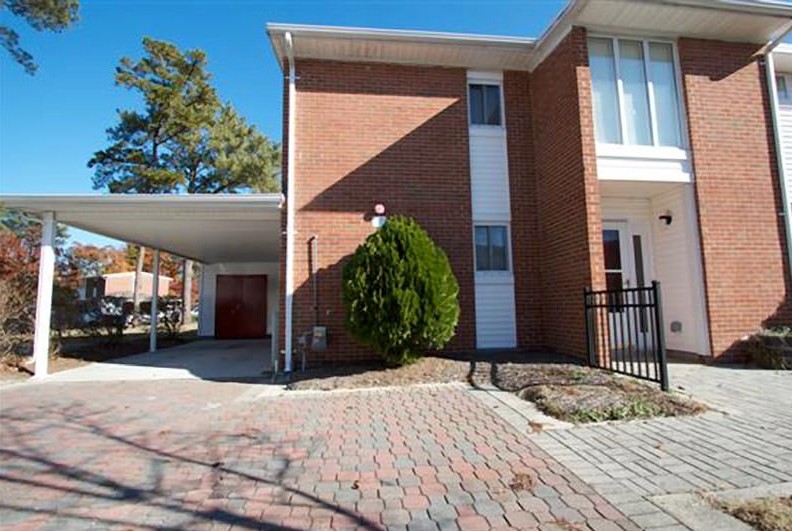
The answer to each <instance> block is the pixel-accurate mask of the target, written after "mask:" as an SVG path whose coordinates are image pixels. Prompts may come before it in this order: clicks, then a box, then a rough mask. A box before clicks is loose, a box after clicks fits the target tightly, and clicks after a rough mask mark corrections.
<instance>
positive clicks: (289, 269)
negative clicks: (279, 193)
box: [283, 31, 297, 374]
mask: <svg viewBox="0 0 792 531" xmlns="http://www.w3.org/2000/svg"><path fill="white" fill-rule="evenodd" d="M284 39H285V41H286V57H287V59H288V62H289V100H288V105H289V109H288V114H289V121H288V133H287V137H288V140H287V144H288V146H287V149H288V152H287V157H286V165H287V169H286V290H285V291H286V300H285V307H286V308H285V309H286V318H285V319H284V323H283V324H284V329H285V334H284V335H285V340H284V344H283V350H284V357H285V358H286V359H285V366H284V372H286V373H287V374H288V373H291V370H292V335H293V332H292V305H293V302H294V223H295V222H294V217H295V210H296V205H295V198H296V194H295V188H296V186H295V181H294V153H295V151H296V149H295V142H294V137H295V132H294V123H295V114H294V113H295V107H296V99H297V98H296V96H297V89H296V87H295V82H296V76H295V69H294V46H293V43H292V34H291V32H288V31H287V32H286V34H285V35H284Z"/></svg>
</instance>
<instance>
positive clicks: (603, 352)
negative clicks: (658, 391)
mask: <svg viewBox="0 0 792 531" xmlns="http://www.w3.org/2000/svg"><path fill="white" fill-rule="evenodd" d="M585 305H586V346H587V350H588V358H589V365H591V366H592V367H599V368H600V369H606V370H609V371H613V372H617V373H621V374H626V375H629V376H634V377H635V378H641V379H644V380H649V381H652V382H658V383H659V384H660V387H661V388H662V389H663V391H668V387H669V384H668V360H667V357H666V347H665V337H664V335H663V314H662V310H661V299H660V283H659V282H652V285H651V286H650V287H645V288H626V289H617V290H604V291H592V290H591V289H589V288H586V290H585Z"/></svg>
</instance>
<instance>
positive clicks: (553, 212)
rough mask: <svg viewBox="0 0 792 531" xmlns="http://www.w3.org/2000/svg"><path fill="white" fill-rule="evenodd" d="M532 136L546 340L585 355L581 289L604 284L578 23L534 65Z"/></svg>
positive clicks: (585, 58) (585, 67) (586, 73)
mask: <svg viewBox="0 0 792 531" xmlns="http://www.w3.org/2000/svg"><path fill="white" fill-rule="evenodd" d="M531 97H532V104H533V138H534V152H535V160H536V163H535V164H536V166H535V167H536V195H537V216H538V228H539V242H540V250H541V256H540V265H541V279H542V290H541V292H542V332H543V334H542V337H543V340H544V344H545V346H546V347H548V348H551V349H554V350H556V351H558V352H562V353H565V354H572V355H578V356H580V355H584V354H585V351H586V344H585V338H586V330H585V318H584V305H583V289H584V288H585V287H586V286H590V287H593V288H595V289H600V288H603V287H604V283H605V275H604V270H603V255H602V212H601V208H600V198H599V184H598V181H597V172H596V152H595V144H594V125H593V113H592V108H591V76H590V72H589V69H588V50H587V46H586V33H585V30H583V29H581V28H573V29H572V31H571V32H570V34H569V35H567V37H566V38H565V39H564V41H563V42H561V43H560V44H559V45H558V47H557V48H556V49H555V50H554V51H553V52H552V53H551V54H550V55H549V56H548V57H547V58H546V59H545V60H544V61H543V62H542V64H541V65H539V67H538V68H536V70H534V72H533V77H532V79H531Z"/></svg>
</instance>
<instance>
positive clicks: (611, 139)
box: [589, 39, 621, 144]
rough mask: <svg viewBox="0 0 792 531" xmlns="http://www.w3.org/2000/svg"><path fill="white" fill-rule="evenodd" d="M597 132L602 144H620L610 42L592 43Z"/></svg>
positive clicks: (606, 40)
mask: <svg viewBox="0 0 792 531" xmlns="http://www.w3.org/2000/svg"><path fill="white" fill-rule="evenodd" d="M589 54H590V57H589V66H590V67H591V88H592V99H593V102H592V103H593V105H594V133H595V135H596V137H597V140H598V141H599V142H605V143H607V144H620V143H621V125H620V123H619V96H618V92H617V87H616V64H615V62H614V56H613V41H612V40H611V39H590V40H589Z"/></svg>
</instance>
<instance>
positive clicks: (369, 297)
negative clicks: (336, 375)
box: [342, 216, 459, 365]
mask: <svg viewBox="0 0 792 531" xmlns="http://www.w3.org/2000/svg"><path fill="white" fill-rule="evenodd" d="M342 293H343V300H344V306H345V308H346V326H347V330H348V331H349V333H350V334H351V335H352V336H353V337H354V338H356V339H357V340H358V341H360V342H361V343H363V344H365V345H368V346H370V347H372V348H373V349H374V350H376V351H377V352H378V353H379V354H381V355H382V356H383V357H384V358H385V360H386V361H387V362H388V363H389V364H392V365H402V364H405V363H410V362H412V361H415V360H416V359H418V358H420V357H421V356H422V355H423V354H424V352H426V351H427V350H432V349H439V348H442V347H443V346H444V345H445V344H446V343H448V341H449V340H450V339H451V338H452V337H454V333H455V330H456V325H457V321H458V320H459V301H458V298H457V297H458V294H459V284H458V283H457V280H456V277H455V276H454V272H453V270H452V269H451V264H450V263H449V261H448V257H447V256H446V254H445V253H444V252H443V250H442V249H440V248H439V247H438V246H437V245H436V244H435V243H434V242H433V241H432V239H431V238H430V237H429V234H427V233H426V231H425V230H424V229H423V228H422V227H421V226H420V225H418V223H416V222H415V221H414V220H412V219H410V218H405V217H401V216H394V217H392V218H389V219H388V221H387V223H385V225H384V226H383V227H382V228H381V229H379V230H378V231H377V232H375V233H373V234H371V235H370V236H369V237H368V238H366V241H365V242H364V243H363V244H362V245H361V246H360V247H358V248H357V250H356V251H355V254H354V255H353V256H352V259H351V260H350V261H349V262H348V263H347V264H346V265H345V266H344V271H343V287H342Z"/></svg>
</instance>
